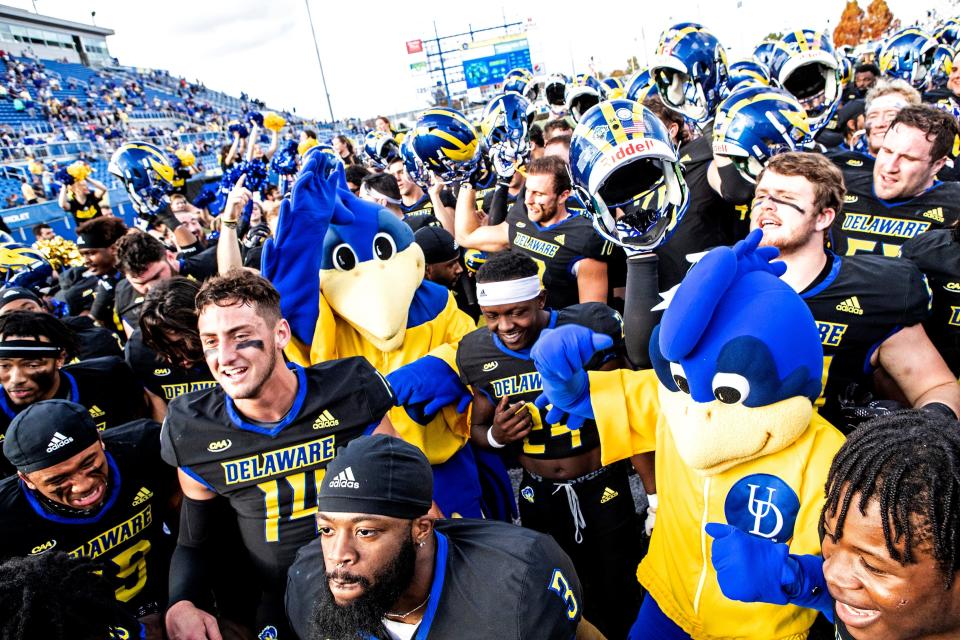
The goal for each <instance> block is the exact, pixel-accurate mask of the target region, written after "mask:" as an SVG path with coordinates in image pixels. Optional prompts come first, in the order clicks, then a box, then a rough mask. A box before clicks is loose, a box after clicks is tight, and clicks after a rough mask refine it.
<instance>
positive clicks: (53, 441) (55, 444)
mask: <svg viewBox="0 0 960 640" xmlns="http://www.w3.org/2000/svg"><path fill="white" fill-rule="evenodd" d="M71 442H73V438H69V437H67V436H65V435H63V434H62V433H60V432H59V431H54V432H53V437H52V438H50V443H49V444H48V445H47V453H53V452H54V451H56V450H57V449H59V448H60V447H65V446H67V445H68V444H70V443H71Z"/></svg>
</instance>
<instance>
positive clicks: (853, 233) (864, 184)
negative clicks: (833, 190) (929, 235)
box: [830, 171, 960, 258]
mask: <svg viewBox="0 0 960 640" xmlns="http://www.w3.org/2000/svg"><path fill="white" fill-rule="evenodd" d="M844 181H845V182H846V185H847V196H846V198H845V199H844V204H843V210H842V211H841V212H840V214H839V215H838V216H837V219H836V220H834V221H833V225H832V226H831V227H830V247H831V248H832V249H833V250H834V251H836V252H837V253H838V254H840V255H842V256H851V255H855V254H862V253H866V254H873V255H878V256H887V257H890V258H895V257H897V256H898V255H899V254H900V246H901V245H902V244H903V243H904V242H906V241H907V240H909V239H910V238H912V237H914V236H918V235H920V234H921V233H925V232H927V231H930V230H931V229H943V228H946V227H950V226H953V225H954V224H956V223H957V221H958V220H960V184H958V183H955V182H938V183H935V184H934V186H933V187H931V188H930V189H928V190H927V191H925V192H923V193H922V194H920V195H918V196H916V197H913V198H907V199H903V200H895V201H886V200H880V199H879V198H877V196H876V195H875V194H874V192H873V174H872V173H868V172H865V171H844Z"/></svg>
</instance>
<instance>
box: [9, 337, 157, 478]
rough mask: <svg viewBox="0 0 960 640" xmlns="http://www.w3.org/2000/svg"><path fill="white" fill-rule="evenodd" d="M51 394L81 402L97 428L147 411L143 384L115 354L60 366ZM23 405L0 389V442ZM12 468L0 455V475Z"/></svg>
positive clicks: (134, 417) (112, 425) (126, 420)
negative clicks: (18, 404) (54, 389)
mask: <svg viewBox="0 0 960 640" xmlns="http://www.w3.org/2000/svg"><path fill="white" fill-rule="evenodd" d="M54 397H55V398H61V399H64V400H70V401H71V402H76V403H79V404H82V405H83V406H85V407H86V408H87V410H88V411H89V412H90V417H92V418H93V421H94V422H95V423H96V424H97V428H98V429H100V430H101V431H103V430H104V429H112V428H113V427H117V426H120V425H122V424H126V423H127V422H131V421H133V420H139V419H140V418H146V417H148V415H149V413H148V408H147V405H146V402H145V401H144V398H143V387H142V386H141V385H140V383H139V382H138V381H137V379H136V376H134V375H133V372H132V371H131V370H130V367H128V366H127V363H125V362H124V361H123V359H121V358H119V357H117V356H110V357H106V358H92V359H90V360H83V361H81V362H78V363H76V364H68V365H67V366H65V367H63V368H62V369H60V386H59V387H58V388H57V392H56V393H55V394H54ZM23 408H25V406H24V407H18V406H17V405H15V404H13V403H12V402H11V401H10V398H9V396H7V393H6V392H5V391H2V389H0V442H3V435H4V434H6V432H7V427H9V426H10V422H11V421H12V420H13V419H14V418H15V417H16V415H17V414H18V413H19V412H20V411H21V410H22V409H23ZM13 472H14V468H13V467H12V466H11V465H10V463H8V462H7V459H6V458H2V457H0V477H3V476H8V475H10V474H12V473H13Z"/></svg>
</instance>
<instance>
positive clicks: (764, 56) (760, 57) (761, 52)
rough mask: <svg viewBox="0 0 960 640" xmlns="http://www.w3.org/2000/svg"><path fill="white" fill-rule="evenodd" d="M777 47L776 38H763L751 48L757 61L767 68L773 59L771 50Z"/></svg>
mask: <svg viewBox="0 0 960 640" xmlns="http://www.w3.org/2000/svg"><path fill="white" fill-rule="evenodd" d="M776 48H777V41H776V40H769V39H768V40H764V41H763V42H761V43H760V44H758V45H757V46H756V47H754V49H753V57H754V58H756V60H757V62H759V63H760V64H762V65H764V66H765V67H767V68H768V69H769V68H770V63H771V61H772V60H773V52H774V50H775V49H776Z"/></svg>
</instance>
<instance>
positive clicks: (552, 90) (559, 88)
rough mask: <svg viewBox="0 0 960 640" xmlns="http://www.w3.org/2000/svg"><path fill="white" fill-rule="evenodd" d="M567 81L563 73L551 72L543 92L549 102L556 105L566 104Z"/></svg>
mask: <svg viewBox="0 0 960 640" xmlns="http://www.w3.org/2000/svg"><path fill="white" fill-rule="evenodd" d="M567 82H568V80H567V77H566V76H565V75H563V74H562V73H553V74H550V77H548V78H547V81H546V82H545V83H544V85H543V94H544V97H545V98H546V99H547V104H549V105H551V106H555V107H556V106H563V105H565V104H566V102H567Z"/></svg>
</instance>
